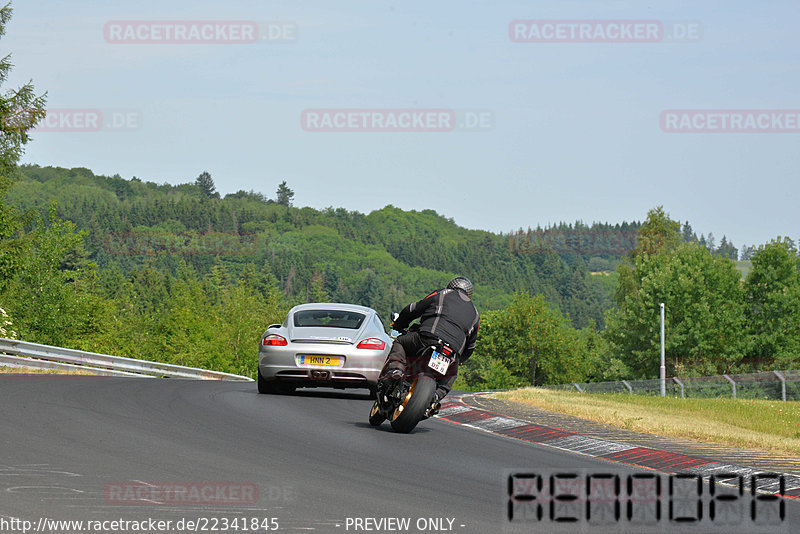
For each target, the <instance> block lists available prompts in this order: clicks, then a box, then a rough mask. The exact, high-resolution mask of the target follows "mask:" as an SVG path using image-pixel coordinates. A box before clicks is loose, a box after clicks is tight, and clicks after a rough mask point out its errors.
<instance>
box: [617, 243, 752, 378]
mask: <svg viewBox="0 0 800 534" xmlns="http://www.w3.org/2000/svg"><path fill="white" fill-rule="evenodd" d="M740 280H741V277H740V275H739V273H738V271H736V268H735V266H734V264H733V262H732V261H731V260H729V259H728V258H723V257H719V256H713V255H712V254H711V253H710V252H709V251H708V250H707V249H706V248H705V247H702V246H700V245H699V244H695V243H684V244H681V245H679V246H678V247H677V248H676V249H673V250H671V251H663V252H660V253H657V254H652V255H651V254H641V255H639V256H636V257H635V258H634V260H633V266H632V268H631V269H630V282H631V284H630V286H629V287H627V288H626V291H625V293H624V294H620V295H619V297H620V298H619V300H618V302H617V308H615V309H613V310H611V311H609V312H608V314H607V319H606V330H605V332H604V335H605V337H606V339H608V340H609V342H610V343H611V345H612V348H613V351H614V352H615V353H616V354H617V355H618V357H619V358H620V360H622V362H623V363H625V365H626V366H627V367H628V368H629V369H630V370H631V372H632V373H633V375H634V376H636V377H638V378H654V377H656V376H658V368H659V357H658V355H659V350H660V319H659V315H660V307H659V305H660V303H662V302H663V303H665V304H666V356H667V371H668V373H670V374H676V375H683V374H687V373H688V374H698V373H699V374H718V373H723V372H729V371H730V370H731V369H732V368H733V367H734V366H735V365H736V364H737V363H738V361H739V360H740V358H741V356H742V349H743V344H742V341H743V340H742V335H741V333H742V331H743V328H744V309H743V306H742V295H741V288H740Z"/></svg>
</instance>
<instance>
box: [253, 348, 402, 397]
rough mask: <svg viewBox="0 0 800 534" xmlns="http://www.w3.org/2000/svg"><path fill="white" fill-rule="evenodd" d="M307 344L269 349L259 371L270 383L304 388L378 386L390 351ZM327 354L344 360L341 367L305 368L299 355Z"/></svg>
mask: <svg viewBox="0 0 800 534" xmlns="http://www.w3.org/2000/svg"><path fill="white" fill-rule="evenodd" d="M321 349H323V347H320V346H315V345H314V344H308V345H306V344H303V345H302V346H301V345H297V344H295V346H293V347H291V348H289V347H269V348H268V349H262V350H261V351H260V352H259V355H258V368H259V371H260V372H261V376H262V377H263V378H265V379H266V380H280V381H286V382H292V383H293V384H294V385H296V386H300V387H337V388H342V387H352V388H365V387H374V386H375V385H377V383H378V376H379V375H380V372H381V369H382V368H383V363H384V361H385V359H386V353H387V352H388V351H385V350H384V351H377V350H364V349H356V348H355V347H353V346H342V347H336V348H335V349H332V348H331V347H330V346H326V347H324V349H323V350H321ZM301 354H304V355H317V354H325V355H328V356H338V357H340V358H341V364H340V365H339V366H321V365H313V366H311V365H309V366H304V365H300V364H299V363H298V356H299V355H301Z"/></svg>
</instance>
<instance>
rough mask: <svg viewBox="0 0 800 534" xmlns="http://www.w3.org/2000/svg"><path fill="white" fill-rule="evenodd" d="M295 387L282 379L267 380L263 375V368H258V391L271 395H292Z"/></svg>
mask: <svg viewBox="0 0 800 534" xmlns="http://www.w3.org/2000/svg"><path fill="white" fill-rule="evenodd" d="M294 390H295V387H294V386H293V385H291V384H286V383H285V382H281V381H280V380H267V379H266V378H264V377H263V376H262V375H261V369H259V370H258V392H259V393H267V394H271V395H291V394H292V393H294Z"/></svg>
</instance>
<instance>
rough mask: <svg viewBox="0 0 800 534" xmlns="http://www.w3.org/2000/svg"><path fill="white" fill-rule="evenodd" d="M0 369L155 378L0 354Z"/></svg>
mask: <svg viewBox="0 0 800 534" xmlns="http://www.w3.org/2000/svg"><path fill="white" fill-rule="evenodd" d="M0 367H14V368H16V369H43V370H53V371H68V372H69V371H83V372H89V373H91V374H93V375H100V376H136V377H139V378H155V377H154V376H152V375H140V374H137V373H128V372H127V371H114V370H113V369H100V368H99V367H86V366H84V365H72V364H71V363H61V362H49V361H46V360H32V359H31V358H22V357H20V356H8V355H7V354H0Z"/></svg>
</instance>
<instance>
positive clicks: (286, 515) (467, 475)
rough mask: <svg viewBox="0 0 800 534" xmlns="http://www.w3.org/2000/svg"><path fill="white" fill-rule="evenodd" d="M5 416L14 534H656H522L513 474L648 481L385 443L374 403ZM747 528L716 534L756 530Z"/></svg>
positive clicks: (489, 452)
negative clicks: (146, 525)
mask: <svg viewBox="0 0 800 534" xmlns="http://www.w3.org/2000/svg"><path fill="white" fill-rule="evenodd" d="M0 406H1V407H2V418H3V431H2V434H0V451H2V457H0V531H3V532H7V531H9V532H10V531H14V530H15V528H14V525H16V526H17V527H19V526H20V525H21V523H14V524H12V523H10V522H11V521H12V520H16V521H31V524H32V525H33V529H35V528H36V527H37V526H38V527H42V525H45V526H46V525H48V524H49V523H47V522H44V523H40V522H41V521H45V519H46V520H48V521H49V520H78V521H107V522H108V521H113V520H127V521H143V520H147V519H158V520H163V521H172V522H173V523H172V525H170V529H169V530H163V531H171V532H178V531H181V532H183V531H190V530H191V531H216V532H234V531H239V532H241V531H253V530H254V529H253V528H251V527H253V526H255V525H256V524H257V525H258V526H259V527H261V528H260V530H262V531H263V530H268V529H269V530H272V529H276V528H277V530H278V531H280V532H323V533H327V532H332V533H336V532H342V533H343V532H465V533H466V532H470V533H472V532H476V533H490V532H503V531H512V532H516V531H520V532H529V531H530V532H532V531H536V532H548V531H551V530H555V531H559V532H580V531H585V532H604V531H608V532H625V531H630V532H640V531H646V529H645V528H643V527H642V526H636V527H633V526H630V525H628V526H626V525H625V524H620V525H617V524H607V525H605V526H599V527H598V526H597V525H589V524H586V521H585V518H583V519H581V520H580V521H579V522H577V523H573V524H570V525H568V526H567V525H563V524H556V523H541V522H540V523H535V524H534V523H533V522H527V523H523V524H522V525H521V526H520V525H519V524H509V523H508V522H507V520H506V513H507V503H508V489H507V487H508V484H507V479H508V474H509V470H510V469H511V470H516V471H515V472H534V471H537V472H538V471H539V470H546V469H556V470H565V471H572V472H582V473H583V472H604V473H608V472H613V473H617V474H620V476H622V477H626V476H628V475H630V474H633V473H640V474H641V473H648V472H646V471H641V470H634V469H633V468H629V467H626V466H624V465H621V464H616V463H613V462H609V461H606V460H601V459H595V458H590V457H588V456H582V455H578V454H573V453H566V452H563V451H559V450H557V449H553V448H549V447H546V446H540V445H536V444H530V443H524V442H521V441H519V440H514V439H511V438H504V437H499V436H496V435H492V434H488V433H483V432H480V431H476V430H473V429H469V428H466V427H463V426H459V425H456V424H453V423H450V422H447V421H441V420H430V421H425V422H423V423H422V424H421V425H420V426H419V427H418V428H417V430H416V431H415V432H413V433H411V434H409V435H401V434H395V433H393V432H392V431H391V428H390V426H389V425H388V423H384V425H382V426H381V427H380V428H378V429H375V428H372V427H370V426H369V424H368V423H367V414H368V411H369V408H370V406H371V401H370V400H369V398H368V397H367V395H366V391H365V390H364V393H362V392H361V390H353V391H352V392H341V391H335V390H322V389H320V390H300V391H299V392H298V393H297V394H295V395H291V396H273V395H259V394H258V393H257V392H256V386H255V384H254V383H241V382H211V381H208V382H199V381H189V380H168V379H162V380H159V379H139V378H130V379H129V378H106V377H83V376H41V375H38V376H37V375H0ZM650 473H652V472H650ZM170 491H171V492H172V493H170ZM664 492H665V495H666V488H665V490H664ZM742 502H745V501H742ZM784 502H785V503H786V504H785V511H786V518H785V519H784V520H783V521H782V522H781V523H780V525H778V526H777V527H775V526H771V527H770V528H768V529H764V531H769V532H780V531H791V530H794V529H793V528H792V526H796V525H800V503H798V502H797V501H795V500H787V501H784ZM751 504H752V503H750V502H747V503H746V505H747V506H750V505H751ZM745 509H749V508H747V507H746V508H745ZM666 510H667V508H666V505H665V508H664V513H663V516H662V518H661V521H660V522H659V523H658V524H655V525H653V527H652V529H651V531H653V532H664V531H692V530H691V529H690V528H689V526H690V525H689V526H687V525H683V526H681V525H678V526H681V528H680V529H678V528H677V527H676V526H675V525H670V524H667V523H666V519H665V518H666V514H667V511H666ZM623 513H624V510H623ZM546 514H547V507H545V516H546ZM390 518H393V519H391V520H390ZM394 518H396V519H394ZM181 520H183V521H184V523H183V524H181V525H180V527H178V526H176V522H178V521H181ZM403 520H407V521H408V523H407V525H408V526H407V527H405V526H404V523H403ZM4 521H5V523H3V522H4ZM186 521H195V522H196V524H194V525H188V526H193V528H188V527H187V524H186ZM223 521H226V522H227V523H223ZM234 521H238V522H237V523H233V522H234ZM245 521H247V523H245ZM254 521H256V522H257V523H253V522H254ZM532 521H533V520H532ZM750 521H752V520H751V519H750V518H749V516H748V517H746V518H745V519H744V520H742V521H741V522H740V523H741V524H739V525H735V524H734V525H728V527H727V528H725V529H723V530H719V531H726V532H737V531H741V532H751V531H757V529H756V528H754V525H753V524H751V523H750ZM120 525H123V524H122V523H118V524H111V523H106V525H105V526H106V527H108V528H109V530H107V531H119V530H123V529H122V528H121V527H120ZM3 526H5V528H3ZM115 526H116V527H118V528H116V529H114V528H113V527H115ZM123 526H124V525H123ZM223 526H227V527H228V528H223ZM243 526H244V527H245V528H242V527H243ZM181 527H182V528H181ZM204 527H205V528H204ZM212 527H215V528H212ZM264 527H266V528H264ZM50 528H51V530H52V531H54V532H61V531H63V532H66V531H69V530H67V529H62V530H58V529H53V527H52V526H51V527H50ZM104 528H105V527H104ZM559 529H560V530H559ZM84 530H85V529H84ZM127 530H128V531H132V530H133V528H132V527H131V526H130V524H128V528H127ZM17 531H22V530H17ZM40 531H41V528H40ZM151 531H155V530H151ZM695 531H700V530H695ZM703 531H706V530H705V529H704V530H703Z"/></svg>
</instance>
